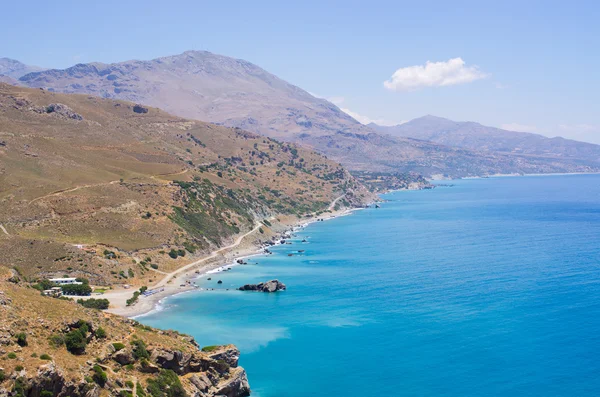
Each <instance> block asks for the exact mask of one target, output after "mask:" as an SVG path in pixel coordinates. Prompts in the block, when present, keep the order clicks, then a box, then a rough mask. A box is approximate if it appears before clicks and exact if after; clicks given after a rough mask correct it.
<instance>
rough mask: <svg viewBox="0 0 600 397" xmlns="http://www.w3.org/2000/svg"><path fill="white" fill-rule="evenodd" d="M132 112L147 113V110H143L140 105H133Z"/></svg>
mask: <svg viewBox="0 0 600 397" xmlns="http://www.w3.org/2000/svg"><path fill="white" fill-rule="evenodd" d="M133 111H134V112H135V113H148V108H145V107H143V106H142V105H135V106H134V107H133Z"/></svg>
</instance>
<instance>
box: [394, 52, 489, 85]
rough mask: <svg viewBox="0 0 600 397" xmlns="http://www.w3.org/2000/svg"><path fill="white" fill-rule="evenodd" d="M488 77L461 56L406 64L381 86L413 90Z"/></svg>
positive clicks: (463, 82)
mask: <svg viewBox="0 0 600 397" xmlns="http://www.w3.org/2000/svg"><path fill="white" fill-rule="evenodd" d="M486 77H488V74H486V73H484V72H482V71H481V70H479V68H478V67H477V66H466V65H465V61H463V60H462V58H452V59H450V60H448V61H446V62H430V61H427V63H425V65H415V66H408V67H405V68H400V69H398V70H396V71H395V72H394V74H393V75H392V78H391V79H389V80H387V81H384V82H383V86H384V87H385V88H387V89H388V90H390V91H414V90H417V89H419V88H423V87H444V86H449V85H456V84H465V83H470V82H472V81H475V80H479V79H483V78H486Z"/></svg>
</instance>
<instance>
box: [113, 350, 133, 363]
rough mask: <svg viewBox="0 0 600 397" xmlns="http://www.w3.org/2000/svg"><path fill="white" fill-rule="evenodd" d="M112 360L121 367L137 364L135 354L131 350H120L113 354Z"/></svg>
mask: <svg viewBox="0 0 600 397" xmlns="http://www.w3.org/2000/svg"><path fill="white" fill-rule="evenodd" d="M112 358H113V360H115V361H116V362H118V363H119V364H121V365H127V364H133V363H134V362H135V358H134V357H133V353H132V352H131V350H129V349H123V350H119V351H118V352H116V353H115V354H113V356H112Z"/></svg>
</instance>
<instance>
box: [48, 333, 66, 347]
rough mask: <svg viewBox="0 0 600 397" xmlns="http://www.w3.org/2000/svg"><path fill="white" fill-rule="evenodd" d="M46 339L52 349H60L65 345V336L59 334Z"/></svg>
mask: <svg viewBox="0 0 600 397" xmlns="http://www.w3.org/2000/svg"><path fill="white" fill-rule="evenodd" d="M48 339H49V341H50V346H52V347H54V348H57V347H61V346H62V345H64V344H65V336H64V335H61V334H54V335H51V336H50V338H48Z"/></svg>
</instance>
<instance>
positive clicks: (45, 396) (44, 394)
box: [40, 390, 54, 397]
mask: <svg viewBox="0 0 600 397" xmlns="http://www.w3.org/2000/svg"><path fill="white" fill-rule="evenodd" d="M40 397H54V393H53V392H51V391H48V390H42V391H41V392H40Z"/></svg>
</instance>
